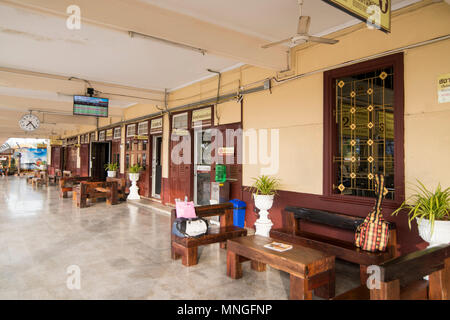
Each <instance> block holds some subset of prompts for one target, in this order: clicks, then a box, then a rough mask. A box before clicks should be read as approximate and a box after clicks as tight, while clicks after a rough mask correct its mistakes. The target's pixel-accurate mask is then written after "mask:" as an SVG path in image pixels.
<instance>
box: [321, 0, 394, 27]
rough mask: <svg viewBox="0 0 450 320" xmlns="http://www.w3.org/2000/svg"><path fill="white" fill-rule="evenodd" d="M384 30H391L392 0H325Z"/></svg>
mask: <svg viewBox="0 0 450 320" xmlns="http://www.w3.org/2000/svg"><path fill="white" fill-rule="evenodd" d="M323 1H325V2H326V3H329V4H330V5H332V6H333V7H336V8H338V9H340V10H342V11H344V12H346V13H348V14H350V15H352V16H354V17H355V18H358V19H360V20H361V21H363V22H367V23H370V24H371V25H373V26H374V27H376V28H380V29H381V30H382V31H384V32H391V2H392V0H323Z"/></svg>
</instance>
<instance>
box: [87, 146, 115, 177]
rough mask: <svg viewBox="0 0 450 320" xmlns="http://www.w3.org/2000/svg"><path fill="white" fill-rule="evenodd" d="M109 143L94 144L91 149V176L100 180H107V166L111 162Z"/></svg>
mask: <svg viewBox="0 0 450 320" xmlns="http://www.w3.org/2000/svg"><path fill="white" fill-rule="evenodd" d="M109 146H110V145H109V143H108V142H106V143H105V142H94V143H92V147H91V152H92V153H91V161H92V172H91V176H92V177H93V178H96V179H99V180H106V175H107V174H106V171H105V164H107V163H108V162H109V149H110V148H109Z"/></svg>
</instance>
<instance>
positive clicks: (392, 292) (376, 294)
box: [370, 280, 400, 300]
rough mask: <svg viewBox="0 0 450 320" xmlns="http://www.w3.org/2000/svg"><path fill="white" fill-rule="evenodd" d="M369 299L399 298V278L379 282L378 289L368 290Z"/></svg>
mask: <svg viewBox="0 0 450 320" xmlns="http://www.w3.org/2000/svg"><path fill="white" fill-rule="evenodd" d="M370 300H400V280H394V281H390V282H380V289H372V290H370Z"/></svg>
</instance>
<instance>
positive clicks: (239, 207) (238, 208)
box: [230, 199, 247, 228]
mask: <svg viewBox="0 0 450 320" xmlns="http://www.w3.org/2000/svg"><path fill="white" fill-rule="evenodd" d="M230 202H231V203H232V204H233V207H234V209H233V224H234V225H235V226H236V227H240V228H244V225H245V209H246V208H247V205H246V204H245V202H244V201H241V200H238V199H233V200H230Z"/></svg>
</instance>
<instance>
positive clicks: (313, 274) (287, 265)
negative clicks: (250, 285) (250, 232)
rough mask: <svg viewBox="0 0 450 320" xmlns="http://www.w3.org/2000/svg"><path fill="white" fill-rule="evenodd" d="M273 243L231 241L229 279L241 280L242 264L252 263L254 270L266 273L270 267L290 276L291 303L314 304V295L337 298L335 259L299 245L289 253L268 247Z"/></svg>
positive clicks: (261, 239) (255, 239) (245, 239)
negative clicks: (248, 261) (298, 301)
mask: <svg viewBox="0 0 450 320" xmlns="http://www.w3.org/2000/svg"><path fill="white" fill-rule="evenodd" d="M271 242H273V239H270V238H265V237H260V236H249V237H240V238H236V239H232V240H228V242H227V247H228V253H227V275H228V276H229V277H231V278H233V279H239V278H241V277H242V266H241V263H242V262H243V261H245V260H251V263H252V264H251V266H252V269H253V270H256V271H265V269H266V264H268V265H270V266H271V267H272V268H275V269H278V270H281V271H284V272H287V273H289V274H290V278H291V283H290V299H291V300H311V299H312V293H313V291H314V293H315V294H316V295H317V296H321V297H324V298H327V299H329V298H332V297H334V290H335V269H334V260H335V257H334V256H332V255H329V254H326V253H324V252H321V251H318V250H314V249H311V248H306V247H302V246H299V245H295V244H294V245H293V248H292V249H291V250H288V251H285V252H278V251H274V250H271V249H267V248H265V247H264V245H266V244H269V243H271Z"/></svg>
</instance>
